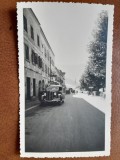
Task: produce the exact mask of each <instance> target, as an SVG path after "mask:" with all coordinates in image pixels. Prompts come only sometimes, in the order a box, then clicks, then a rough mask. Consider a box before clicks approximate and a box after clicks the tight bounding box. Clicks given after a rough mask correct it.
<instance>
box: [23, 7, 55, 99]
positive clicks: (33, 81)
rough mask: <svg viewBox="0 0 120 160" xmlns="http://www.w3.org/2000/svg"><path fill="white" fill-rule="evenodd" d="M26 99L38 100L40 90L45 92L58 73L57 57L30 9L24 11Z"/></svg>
mask: <svg viewBox="0 0 120 160" xmlns="http://www.w3.org/2000/svg"><path fill="white" fill-rule="evenodd" d="M23 29H24V31H23V32H24V33H23V35H24V64H25V65H24V66H25V98H26V100H31V99H35V98H38V92H39V90H41V91H42V90H45V88H46V87H47V86H48V85H49V82H50V81H52V80H53V76H52V75H53V74H55V72H56V67H55V55H54V53H53V51H52V49H51V46H50V44H49V42H48V40H47V38H46V36H45V34H44V32H43V30H42V28H41V25H40V22H39V21H38V19H37V17H36V15H35V14H34V12H33V11H32V9H30V8H25V9H23Z"/></svg>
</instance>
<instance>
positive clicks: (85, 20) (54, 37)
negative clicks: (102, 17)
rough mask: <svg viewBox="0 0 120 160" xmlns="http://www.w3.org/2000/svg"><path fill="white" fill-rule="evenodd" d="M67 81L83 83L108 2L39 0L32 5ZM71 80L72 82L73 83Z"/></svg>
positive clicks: (58, 66)
mask: <svg viewBox="0 0 120 160" xmlns="http://www.w3.org/2000/svg"><path fill="white" fill-rule="evenodd" d="M32 10H33V11H34V13H35V15H36V17H37V18H38V20H39V22H40V24H41V27H42V29H43V31H44V33H45V35H46V38H47V40H48V42H49V44H50V46H51V48H52V50H53V52H54V54H55V65H56V67H57V68H59V69H61V70H62V71H63V72H65V73H66V75H65V77H66V80H68V81H69V82H76V83H78V82H79V79H80V77H81V75H82V74H83V72H84V70H85V66H86V65H87V62H88V57H89V53H88V45H89V43H90V42H91V41H92V40H93V37H92V34H93V32H94V30H95V29H96V26H97V19H98V17H99V14H100V13H101V12H102V10H106V8H105V5H104V6H103V5H90V4H80V3H37V4H36V5H34V6H32ZM69 82H68V83H69Z"/></svg>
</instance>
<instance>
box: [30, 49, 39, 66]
mask: <svg viewBox="0 0 120 160" xmlns="http://www.w3.org/2000/svg"><path fill="white" fill-rule="evenodd" d="M31 59H32V64H34V65H36V64H38V55H37V53H35V52H34V51H33V50H32V55H31Z"/></svg>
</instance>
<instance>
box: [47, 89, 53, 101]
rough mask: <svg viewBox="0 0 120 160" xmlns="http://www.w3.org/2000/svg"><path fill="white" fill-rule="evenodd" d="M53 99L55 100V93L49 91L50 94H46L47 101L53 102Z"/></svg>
mask: <svg viewBox="0 0 120 160" xmlns="http://www.w3.org/2000/svg"><path fill="white" fill-rule="evenodd" d="M53 98H54V92H50V91H48V92H47V93H46V99H47V100H53Z"/></svg>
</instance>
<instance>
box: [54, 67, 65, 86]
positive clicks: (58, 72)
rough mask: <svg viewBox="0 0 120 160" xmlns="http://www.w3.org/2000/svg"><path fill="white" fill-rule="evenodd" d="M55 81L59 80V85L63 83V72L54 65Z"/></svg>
mask: <svg viewBox="0 0 120 160" xmlns="http://www.w3.org/2000/svg"><path fill="white" fill-rule="evenodd" d="M55 81H57V82H59V83H60V84H61V85H65V72H62V71H61V70H59V69H58V68H57V67H56V73H55Z"/></svg>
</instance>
